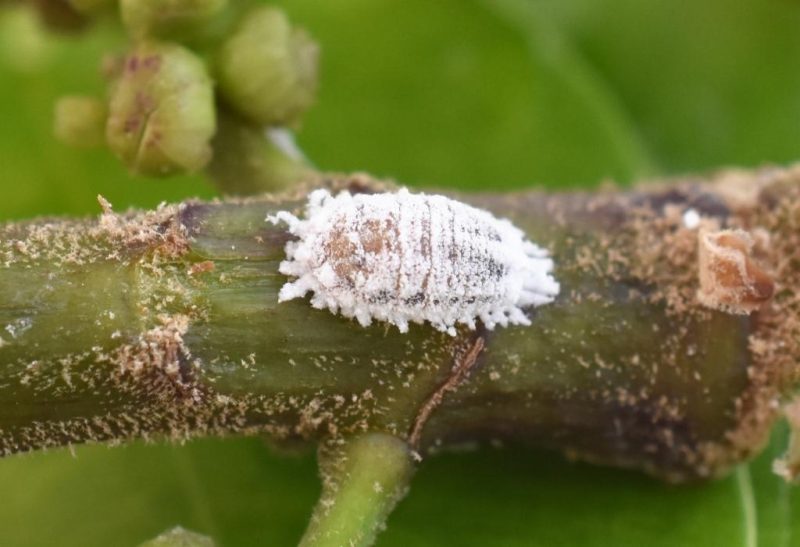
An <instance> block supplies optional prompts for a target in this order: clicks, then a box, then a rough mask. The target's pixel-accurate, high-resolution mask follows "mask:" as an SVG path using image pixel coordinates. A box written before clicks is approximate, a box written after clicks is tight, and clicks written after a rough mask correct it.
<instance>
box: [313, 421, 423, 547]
mask: <svg viewBox="0 0 800 547" xmlns="http://www.w3.org/2000/svg"><path fill="white" fill-rule="evenodd" d="M319 458H320V469H321V471H322V480H323V492H322V496H321V498H320V500H319V502H318V504H317V507H316V508H315V509H314V514H313V515H312V517H311V523H310V524H309V527H308V529H307V530H306V533H305V535H304V536H303V539H302V540H301V541H300V545H301V547H336V546H339V545H351V546H353V547H357V546H362V545H372V543H373V542H374V540H375V536H376V535H377V533H378V532H379V531H380V530H381V528H383V526H384V525H385V523H386V519H387V517H388V516H389V513H391V511H392V510H393V509H394V507H395V505H397V503H398V502H399V501H400V500H401V499H402V498H403V496H405V494H406V492H407V490H408V484H409V481H410V480H411V476H412V474H413V471H414V466H413V461H412V453H411V451H410V449H409V447H408V445H407V444H406V443H405V442H404V441H402V440H400V439H398V438H397V437H393V436H391V435H386V434H382V433H372V434H367V435H362V436H358V437H355V438H349V439H344V440H343V441H342V442H341V443H340V444H338V445H335V446H330V445H323V446H322V448H321V450H320V456H319Z"/></svg>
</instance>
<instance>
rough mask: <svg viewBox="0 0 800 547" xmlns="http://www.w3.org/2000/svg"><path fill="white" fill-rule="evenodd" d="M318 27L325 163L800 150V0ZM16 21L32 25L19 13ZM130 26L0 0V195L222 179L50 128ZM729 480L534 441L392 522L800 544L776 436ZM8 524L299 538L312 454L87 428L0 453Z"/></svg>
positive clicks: (407, 6)
mask: <svg viewBox="0 0 800 547" xmlns="http://www.w3.org/2000/svg"><path fill="white" fill-rule="evenodd" d="M279 4H280V5H282V6H284V7H285V8H286V10H287V11H288V13H289V14H290V16H291V17H292V18H293V20H294V21H295V22H296V23H299V24H301V25H303V26H305V27H307V28H308V29H309V30H310V31H311V32H312V34H313V35H314V36H315V37H316V38H317V39H318V40H319V42H320V43H321V44H322V46H323V57H322V67H323V68H322V85H321V90H320V100H319V103H318V105H317V106H316V107H315V108H314V109H313V110H312V111H311V112H310V113H309V115H308V116H307V117H306V122H305V127H304V128H303V129H302V131H301V132H300V135H299V142H300V144H301V146H302V147H303V148H304V149H305V151H306V152H307V153H308V155H309V156H310V157H311V158H312V159H313V160H314V161H315V162H316V164H317V165H318V166H320V167H322V168H324V169H329V170H342V171H352V170H364V171H369V172H372V173H374V174H376V175H379V176H386V177H393V178H396V179H397V180H399V181H403V182H405V183H408V184H413V185H427V186H452V187H460V188H469V189H479V188H480V189H489V188H491V189H497V190H500V189H512V188H522V187H526V186H531V185H546V186H548V187H552V188H557V187H576V186H587V185H594V184H597V183H598V182H600V181H602V180H606V179H613V180H616V181H618V182H622V183H626V182H628V181H631V180H634V179H637V178H641V177H648V176H657V175H665V174H676V173H683V172H694V171H703V170H708V169H712V168H716V167H719V166H722V165H732V164H735V165H743V166H754V165H760V164H763V163H765V162H774V163H787V162H791V161H793V160H794V159H796V158H798V157H800V2H798V1H797V0H741V1H733V2H732V1H730V0H696V1H692V2H689V1H681V0H644V1H643V0H540V1H530V2H526V1H523V0H382V1H380V2H378V1H375V0H337V1H336V2H319V1H314V0H287V1H282V2H279ZM20 29H22V30H23V32H20ZM114 47H121V42H120V36H119V35H118V34H116V33H115V32H114V29H112V28H107V27H100V28H98V29H96V30H95V31H93V32H92V33H90V34H88V35H83V36H80V37H78V38H68V37H58V38H56V37H52V36H45V35H41V34H39V33H37V32H36V29H35V27H34V26H33V25H31V24H30V22H26V21H23V20H20V19H19V18H18V17H17V16H10V15H9V12H0V183H2V188H3V194H2V199H0V218H2V219H10V218H21V217H28V216H33V215H50V214H73V215H74V214H80V215H86V214H96V213H97V212H98V206H97V203H96V200H95V196H96V195H97V194H99V193H100V194H103V195H104V196H106V197H107V198H108V199H109V200H110V201H111V202H112V203H113V204H114V205H115V207H116V208H118V209H124V208H126V207H129V206H139V207H144V206H153V205H154V204H156V203H158V202H160V201H162V200H177V199H182V198H185V197H189V196H195V195H197V196H201V197H211V196H213V195H214V192H213V190H212V188H211V186H210V185H209V184H208V183H206V182H205V181H203V180H201V179H200V178H197V177H183V178H180V179H174V180H152V181H151V180H141V179H135V178H132V177H131V176H129V175H128V174H127V173H126V172H125V170H124V169H123V168H122V167H121V166H120V165H119V164H118V163H117V162H116V160H114V159H113V158H112V157H111V156H110V154H109V153H107V152H106V151H103V150H100V151H75V150H70V149H67V148H65V147H63V146H61V145H60V144H58V143H57V142H55V141H54V139H53V138H52V137H51V124H52V120H51V114H52V106H53V103H54V100H55V99H56V97H58V96H59V95H62V94H66V93H85V92H96V93H100V92H101V90H102V82H101V78H100V76H99V72H98V68H97V65H98V60H99V57H100V55H101V54H102V53H103V52H104V51H107V50H108V49H109V48H114ZM782 435H785V431H783V430H781V431H778V433H777V434H776V439H775V442H774V443H773V445H772V446H771V447H770V448H769V449H768V451H767V453H765V454H764V455H763V456H762V457H761V458H759V460H757V461H756V462H755V463H754V464H752V465H750V466H747V467H743V468H741V469H740V470H739V471H738V472H737V473H736V474H734V475H733V476H732V477H730V478H728V479H726V480H722V481H719V482H716V483H713V484H708V485H699V486H690V487H669V486H664V485H662V484H660V483H658V482H655V481H652V480H650V479H648V478H646V477H643V476H640V475H638V474H635V473H629V472H623V471H616V470H608V469H600V468H595V467H591V466H588V465H582V464H572V463H567V462H564V461H563V460H562V458H561V457H560V456H558V455H553V454H546V453H540V452H535V451H530V450H523V449H519V448H512V449H508V450H494V449H483V450H481V451H478V452H468V453H463V454H447V455H442V456H438V457H436V458H432V459H430V460H428V461H426V462H425V463H424V464H423V465H422V468H421V470H420V472H419V474H418V476H417V477H416V480H415V481H414V484H413V488H412V490H411V493H410V495H409V496H408V498H407V499H406V500H405V501H404V502H403V503H402V504H401V505H400V507H399V509H398V510H397V512H396V513H395V514H394V515H393V516H392V517H391V519H390V521H389V529H388V531H387V532H386V533H385V534H384V535H383V536H381V538H380V540H379V545H381V546H392V545H397V546H400V545H431V546H432V545H460V546H472V545H475V546H477V545H481V546H484V545H548V546H550V545H590V546H594V545H598V546H599V545H637V546H638V545H656V546H658V545H664V546H667V545H687V546H694V545H698V546H699V545H745V546H747V547H753V546H755V545H760V546H781V547H783V546H790V545H800V525H798V524H800V498H799V497H798V494H797V492H793V491H791V490H790V489H789V488H788V487H786V486H785V485H784V484H783V483H782V482H780V481H779V480H778V479H776V478H774V477H773V476H772V475H771V473H770V472H769V468H770V465H771V461H772V458H773V457H774V456H775V455H776V454H778V453H779V451H780V449H781V445H782V444H783V442H784V441H783V440H782V438H781V437H782ZM0 485H2V503H0V543H2V544H3V545H11V546H17V545H25V546H27V545H32V546H44V545H65V546H71V545H75V546H107V545H121V546H124V545H135V544H137V543H138V542H140V541H143V540H145V539H147V538H150V537H153V536H155V535H157V534H158V533H159V532H161V531H163V530H165V529H167V528H169V527H171V526H173V525H175V524H181V525H183V526H185V527H188V528H191V529H194V530H197V531H200V532H204V533H208V534H211V535H213V536H214V537H215V538H216V539H217V540H218V542H219V544H220V545H228V546H239V545H256V544H258V545H291V544H292V543H294V542H295V541H296V539H297V538H298V537H299V535H300V534H301V532H302V530H303V527H304V525H305V521H306V519H307V517H308V514H309V512H310V509H311V507H312V504H313V503H314V501H315V499H316V496H317V493H318V490H319V487H318V485H317V480H316V470H315V465H314V458H313V454H311V453H309V454H306V455H302V456H299V457H285V456H280V455H276V454H274V453H273V452H272V451H270V449H269V448H267V447H266V446H265V445H264V444H263V443H262V442H261V441H260V440H259V439H228V440H202V441H195V442H191V443H187V444H186V445H184V446H175V445H166V446H164V445H159V444H150V445H144V444H140V443H136V444H134V445H131V446H127V447H122V448H106V447H79V448H76V449H75V451H74V454H71V453H70V452H69V451H53V452H50V453H43V454H35V455H28V456H21V457H14V458H7V459H4V460H0Z"/></svg>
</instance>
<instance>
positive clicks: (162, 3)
mask: <svg viewBox="0 0 800 547" xmlns="http://www.w3.org/2000/svg"><path fill="white" fill-rule="evenodd" d="M84 1H85V0H84ZM227 3H228V2H227V0H121V1H120V10H121V16H122V21H123V23H125V26H126V27H127V29H128V31H129V32H130V33H131V34H133V35H134V36H139V37H142V36H152V35H158V36H172V35H173V34H174V33H178V34H181V33H184V32H186V31H188V30H189V29H190V28H191V27H192V26H195V25H202V24H203V23H206V22H208V21H209V20H211V19H212V18H213V17H214V16H215V15H217V14H218V13H219V12H221V11H222V10H223V9H224V8H225V6H226V5H227Z"/></svg>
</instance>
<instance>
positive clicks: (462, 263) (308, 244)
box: [268, 190, 559, 335]
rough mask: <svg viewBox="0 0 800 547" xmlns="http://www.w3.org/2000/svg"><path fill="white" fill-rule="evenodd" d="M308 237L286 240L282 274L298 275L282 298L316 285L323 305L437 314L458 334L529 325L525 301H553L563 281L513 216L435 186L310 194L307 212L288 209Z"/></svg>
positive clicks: (288, 218) (345, 311)
mask: <svg viewBox="0 0 800 547" xmlns="http://www.w3.org/2000/svg"><path fill="white" fill-rule="evenodd" d="M268 220H270V221H272V222H275V223H277V222H279V221H284V222H286V223H287V224H288V225H289V231H290V232H291V233H292V234H293V235H295V236H297V237H298V238H299V241H290V242H289V243H287V244H286V256H287V258H288V260H285V261H283V262H282V263H281V265H280V272H281V273H282V274H285V275H288V276H292V277H295V278H296V279H295V280H294V281H291V282H289V283H286V284H285V285H284V286H283V288H282V289H281V291H280V295H279V301H280V302H284V301H286V300H291V299H293V298H300V297H303V296H305V294H306V293H307V292H309V291H312V292H313V293H314V294H313V296H312V298H311V304H312V305H313V306H314V307H315V308H320V309H323V308H328V309H329V310H330V311H332V312H333V313H336V312H341V314H342V315H344V316H346V317H355V318H356V319H357V320H358V322H359V323H361V325H363V326H367V325H369V324H370V323H371V322H372V320H373V319H376V320H379V321H387V322H389V323H392V324H393V325H396V326H397V327H398V328H399V329H400V331H401V332H407V331H408V323H409V322H415V323H422V322H424V321H429V322H430V323H431V324H432V325H433V326H434V327H436V328H437V329H439V330H442V331H446V332H448V333H450V334H451V335H455V333H456V329H455V325H456V323H463V324H465V325H467V326H468V327H469V328H471V329H474V328H475V320H476V319H480V320H481V321H482V322H483V323H484V325H486V328H488V329H493V328H494V327H495V325H502V326H506V325H508V324H520V325H529V324H530V320H529V319H528V318H527V317H526V316H525V313H524V312H523V310H522V309H523V308H524V307H526V306H539V305H542V304H547V303H549V302H552V300H553V299H554V298H555V296H556V295H557V294H558V291H559V285H558V283H557V282H556V280H555V279H553V277H552V276H551V275H550V271H551V270H552V269H553V261H552V260H551V259H550V258H548V256H547V252H546V251H544V250H543V249H541V248H540V247H537V246H536V245H534V244H533V243H531V242H530V241H527V240H526V239H525V235H524V234H523V233H522V231H521V230H519V229H518V228H516V227H515V226H514V225H512V224H511V223H510V222H509V221H508V220H505V219H498V218H495V217H494V216H492V215H491V214H490V213H488V212H487V211H483V210H481V209H476V208H474V207H470V206H468V205H465V204H463V203H460V202H458V201H455V200H452V199H449V198H446V197H443V196H435V195H425V194H411V193H409V192H408V191H407V190H400V191H399V192H396V193H383V194H371V195H370V194H357V195H351V194H349V193H347V192H342V193H340V194H338V195H337V196H336V197H333V196H331V194H330V193H329V192H328V191H327V190H315V191H314V192H312V193H311V194H310V195H309V198H308V204H307V205H306V218H305V219H304V220H300V219H298V218H297V217H295V216H294V215H292V214H290V213H288V212H285V211H282V212H279V213H278V214H277V215H274V216H270V217H269V218H268Z"/></svg>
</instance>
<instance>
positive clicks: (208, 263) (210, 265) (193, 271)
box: [189, 260, 216, 275]
mask: <svg viewBox="0 0 800 547" xmlns="http://www.w3.org/2000/svg"><path fill="white" fill-rule="evenodd" d="M215 267H216V266H215V265H214V262H213V261H212V260H204V261H203V262H195V263H194V264H192V265H191V266H190V267H189V275H199V274H203V273H208V272H213V271H214V268H215Z"/></svg>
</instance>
